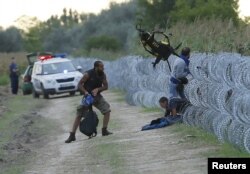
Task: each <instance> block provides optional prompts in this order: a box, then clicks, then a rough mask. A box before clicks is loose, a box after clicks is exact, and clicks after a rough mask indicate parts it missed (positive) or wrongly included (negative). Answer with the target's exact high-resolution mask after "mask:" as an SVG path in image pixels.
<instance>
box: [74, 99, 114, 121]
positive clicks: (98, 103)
mask: <svg viewBox="0 0 250 174" xmlns="http://www.w3.org/2000/svg"><path fill="white" fill-rule="evenodd" d="M93 106H95V107H96V108H97V109H98V110H99V111H100V112H101V113H102V114H103V115H104V114H106V113H108V112H111V110H110V105H109V103H108V102H107V101H106V100H105V99H104V98H103V96H97V97H96V98H95V100H94V103H93ZM86 111H88V107H86V106H82V105H78V106H77V116H80V117H84V114H85V112H86Z"/></svg>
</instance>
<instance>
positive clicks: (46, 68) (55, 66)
mask: <svg viewBox="0 0 250 174" xmlns="http://www.w3.org/2000/svg"><path fill="white" fill-rule="evenodd" d="M72 71H76V68H75V67H74V65H73V64H72V63H71V62H60V63H51V64H44V65H43V73H42V74H58V73H67V72H72Z"/></svg>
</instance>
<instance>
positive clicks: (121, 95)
mask: <svg viewBox="0 0 250 174" xmlns="http://www.w3.org/2000/svg"><path fill="white" fill-rule="evenodd" d="M111 91H112V92H114V93H116V94H117V98H116V99H115V101H117V102H123V101H125V98H126V92H125V91H123V90H121V89H112V90H111Z"/></svg>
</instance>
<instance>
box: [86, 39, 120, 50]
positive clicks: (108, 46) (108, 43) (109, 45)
mask: <svg viewBox="0 0 250 174" xmlns="http://www.w3.org/2000/svg"><path fill="white" fill-rule="evenodd" d="M120 48H121V45H120V43H119V41H118V40H117V39H116V38H114V37H111V36H106V35H103V36H95V37H91V38H89V39H88V40H87V42H86V49H87V51H91V49H103V50H108V51H118V50H119V49H120Z"/></svg>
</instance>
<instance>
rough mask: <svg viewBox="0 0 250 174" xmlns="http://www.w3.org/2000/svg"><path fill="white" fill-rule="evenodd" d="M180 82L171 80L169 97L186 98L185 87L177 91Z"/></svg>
mask: <svg viewBox="0 0 250 174" xmlns="http://www.w3.org/2000/svg"><path fill="white" fill-rule="evenodd" d="M177 86H178V84H174V83H173V82H171V81H170V82H169V98H170V99H171V98H178V96H180V97H181V98H182V99H185V98H186V96H185V94H184V88H183V90H181V91H177Z"/></svg>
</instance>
